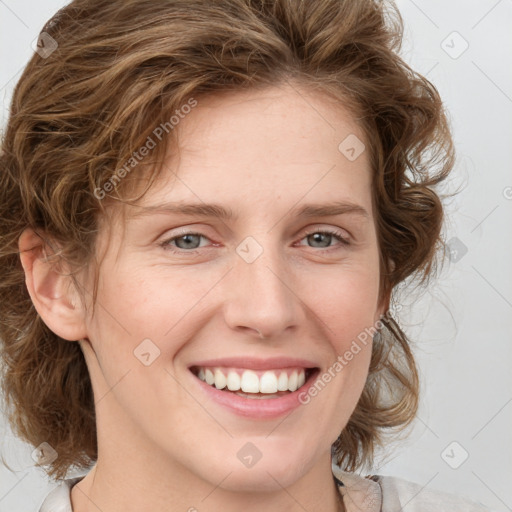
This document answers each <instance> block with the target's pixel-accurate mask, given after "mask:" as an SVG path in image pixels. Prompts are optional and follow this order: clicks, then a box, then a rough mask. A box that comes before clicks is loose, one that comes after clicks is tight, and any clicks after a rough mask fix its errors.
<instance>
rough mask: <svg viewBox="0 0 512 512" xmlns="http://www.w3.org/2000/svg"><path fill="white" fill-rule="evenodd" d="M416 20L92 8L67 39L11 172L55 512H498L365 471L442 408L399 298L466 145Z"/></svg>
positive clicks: (430, 246) (43, 72) (28, 380)
mask: <svg viewBox="0 0 512 512" xmlns="http://www.w3.org/2000/svg"><path fill="white" fill-rule="evenodd" d="M401 35H402V25H401V18H400V15H399V13H398V12H397V11H396V10H394V9H392V8H391V7H389V8H385V7H384V5H383V4H382V3H379V2H374V1H369V0H366V1H361V2H357V3H356V2H350V1H348V0H346V1H342V0H322V1H320V0H316V1H315V2H309V1H303V2H291V1H289V0H272V1H265V0H228V1H223V2H221V3H220V2H205V1H204V0H203V1H200V0H186V1H185V0H183V1H169V2H157V1H156V0H134V1H128V2H127V1H122V2H121V1H118V0H115V1H112V0H108V1H107V0H95V1H94V2H92V1H90V0H75V1H73V2H71V3H70V4H69V5H68V6H67V7H65V8H64V9H62V10H61V11H59V13H58V14H57V15H56V16H55V17H54V18H53V19H52V20H50V22H49V23H48V24H47V26H46V27H45V28H44V29H43V31H42V33H41V36H40V39H39V43H40V44H39V45H38V47H39V50H38V52H37V54H36V55H34V57H33V59H32V60H31V62H30V63H29V65H28V66H27V68H26V70H25V72H24V74H23V76H22V77H21V79H20V81H19V83H18V85H17V88H16V90H15V94H14V97H13V102H12V108H11V114H10V119H9V123H8V126H7V130H6V135H5V140H4V145H3V153H2V156H1V160H0V170H1V176H2V187H1V191H2V192H1V193H2V201H1V202H0V203H1V205H2V206H1V208H2V214H1V219H2V220H1V235H2V249H1V255H0V256H1V262H0V267H1V268H2V277H1V281H0V282H1V285H0V286H1V300H0V302H1V308H2V309H1V318H2V322H1V326H2V327H1V329H2V330H1V331H0V338H1V339H2V340H3V344H4V347H3V359H4V361H5V372H4V384H3V388H4V393H5V395H6V398H7V400H8V404H9V406H10V410H9V412H10V420H11V423H12V425H13V428H14V429H15V430H16V431H17V433H18V434H19V436H20V437H21V438H23V439H25V440H27V441H28V442H30V443H32V444H33V445H34V447H36V451H35V454H36V455H35V456H36V459H37V461H38V463H39V464H40V465H42V466H44V467H45V468H46V470H47V472H48V474H49V475H50V476H51V477H54V478H56V479H58V480H60V481H59V482H58V485H57V487H56V488H55V489H54V491H52V493H50V494H49V495H48V496H47V497H46V498H45V500H44V502H43V503H42V504H41V507H40V511H41V512H48V511H50V510H73V511H75V512H88V511H90V510H98V509H100V510H103V511H109V512H116V511H118V510H119V511H120V510H123V511H129V510H169V508H171V509H172V510H201V511H202V510H205V511H207V510H208V511H215V510H227V511H230V510H237V509H239V508H240V507H243V508H244V509H246V510H261V509H262V508H265V509H267V510H269V511H271V510H276V511H277V510H290V511H292V510H311V511H313V510H328V511H350V512H353V511H356V510H364V511H380V510H382V511H384V512H386V511H392V510H393V511H394V510H399V509H401V508H402V507H405V505H406V504H407V503H413V504H414V505H415V506H416V507H418V508H416V510H422V511H423V510H432V511H434V510H435V511H442V510H453V509H454V508H457V507H458V508H459V509H462V508H463V509H464V510H471V511H478V510H487V509H486V508H483V507H481V506H479V505H477V504H472V503H470V502H468V501H467V500H464V499H463V498H458V497H455V496H451V495H448V494H444V493H440V492H436V491H425V490H423V492H420V491H422V489H421V486H419V485H416V484H413V483H412V482H405V481H402V480H400V479H395V478H391V477H382V476H378V475H374V476H371V477H367V478H364V477H363V476H361V475H359V474H358V473H357V471H358V470H361V468H365V467H371V465H372V460H373V454H374V450H375V448H376V447H377V446H379V445H382V444H383V442H384V437H385V434H387V433H388V432H390V431H393V429H394V430H396V431H399V430H400V429H403V428H405V427H406V426H407V425H409V424H410V422H411V421H412V420H413V419H414V416H415V413H416V410H417V405H418V393H419V391H418V375H417V370H416V366H415V362H414V357H413V355H412V353H411V350H410V347H409V341H408V339H407V337H406V335H405V334H404V333H403V331H402V330H401V328H400V326H399V325H398V324H397V322H396V321H395V320H394V319H393V316H392V314H390V311H389V308H390V301H391V296H392V292H393V290H394V289H395V288H396V287H397V286H398V285H399V284H400V283H402V282H403V281H404V280H405V279H407V278H409V277H415V278H417V279H419V280H420V281H426V279H427V278H428V277H429V275H430V274H431V272H432V271H433V269H434V268H435V263H436V257H437V255H438V254H439V251H438V249H439V248H440V247H441V246H442V243H441V237H440V232H441V226H442V205H441V203H440V201H439V198H438V196H437V195H436V193H435V191H434V187H435V186H436V185H437V184H438V183H439V182H441V181H442V180H443V179H444V178H445V177H446V176H447V175H448V173H449V172H450V170H451V168H452V166H453V160H454V154H453V146H452V140H451V136H450V131H449V128H448V123H447V120H446V117H445V114H444V112H443V106H442V103H441V100H440V98H439V95H438V93H437V90H436V89H435V87H434V86H433V85H432V84H431V83H430V82H428V81H427V80H426V79H425V78H423V77H421V76H419V75H418V74H416V73H415V72H413V71H412V70H411V69H410V68H409V67H408V66H407V65H406V64H405V63H404V62H403V61H402V60H401V59H400V58H399V57H398V55H397V53H396V51H397V50H398V49H399V47H400V41H401ZM317 244H318V245H317ZM332 463H334V465H332ZM71 467H76V468H82V469H84V468H87V469H88V473H87V474H86V475H85V476H82V477H74V478H69V477H68V478H66V476H68V470H69V469H70V468H71ZM413 500H414V501H413Z"/></svg>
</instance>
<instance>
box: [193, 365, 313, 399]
mask: <svg viewBox="0 0 512 512" xmlns="http://www.w3.org/2000/svg"><path fill="white" fill-rule="evenodd" d="M190 371H191V372H192V373H193V374H194V375H195V376H196V377H197V378H198V379H199V380H201V381H203V382H205V383H206V384H208V385H209V386H211V387H214V388H216V389H218V390H220V391H225V392H230V393H234V394H236V395H238V396H242V397H244V398H256V399H258V398H259V399H261V398H264V399H267V398H280V397H281V396H285V395H289V394H291V393H293V392H295V391H297V390H298V389H300V388H301V387H303V386H304V385H305V384H306V382H308V381H309V380H310V379H311V378H312V377H313V376H314V375H315V374H317V373H318V371H319V369H318V368H302V367H296V368H281V369H274V370H249V369H244V368H227V367H220V366H215V367H204V366H192V367H191V368H190Z"/></svg>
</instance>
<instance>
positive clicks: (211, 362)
mask: <svg viewBox="0 0 512 512" xmlns="http://www.w3.org/2000/svg"><path fill="white" fill-rule="evenodd" d="M194 366H196V367H197V366H204V367H216V366H218V367H221V366H224V367H231V368H247V369H250V370H277V369H280V368H318V365H317V364H315V363H314V362H313V361H309V360H307V359H299V358H296V357H284V356H283V357H270V358H256V357H243V356H242V357H223V358H222V359H208V360H206V359H205V360H202V361H196V362H194V363H193V364H191V365H189V368H192V367H194Z"/></svg>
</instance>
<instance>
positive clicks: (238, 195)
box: [20, 85, 387, 512]
mask: <svg viewBox="0 0 512 512" xmlns="http://www.w3.org/2000/svg"><path fill="white" fill-rule="evenodd" d="M179 130H180V132H179V133H180V141H181V158H180V160H179V162H177V161H176V159H174V160H173V159H171V158H169V161H168V168H167V170H166V171H165V174H164V175H162V178H161V180H160V181H159V183H158V185H157V186H155V187H153V188H152V189H151V190H150V191H149V192H148V194H146V196H145V197H144V198H143V201H142V202H141V205H142V206H148V205H155V204H160V203H162V202H164V201H178V200H180V201H187V202H188V201H190V202H204V203H211V202H214V203H218V204H221V205H223V206H224V207H225V208H230V209H232V210H233V211H234V212H237V213H238V218H237V219H236V220H235V219H231V220H221V219H217V218H213V217H199V216H192V217H186V216H183V215H178V214H169V213H165V212H160V213H155V212H153V213H151V214H148V215H139V216H136V215H134V214H137V213H140V212H141V211H142V210H143V209H142V208H139V207H133V206H130V207H127V209H126V216H125V217H124V220H123V217H122V216H119V215H117V216H116V221H115V222H114V223H112V224H111V225H112V228H111V230H110V231H109V230H108V229H107V223H104V224H102V226H101V229H100V232H99V238H98V247H97V250H98V251H99V253H101V254H103V253H104V259H103V261H102V264H101V273H100V281H99V289H98V297H97V301H98V304H97V305H96V308H95V311H94V314H92V305H91V304H87V303H85V304H84V303H82V302H81V300H80V295H79V294H78V292H77V291H76V290H75V289H74V287H73V286H71V285H70V282H69V280H68V278H67V277H66V276H65V275H64V274H63V273H58V272H56V271H54V270H53V269H52V268H51V267H50V265H49V264H48V263H45V261H44V258H43V257H42V252H41V247H37V245H38V243H40V239H38V238H37V237H36V236H35V235H34V234H33V233H32V232H31V231H30V230H26V231H25V232H24V233H23V235H22V237H21V238H20V251H21V260H22V264H23V266H24V269H25V272H26V282H27V287H28V290H29V292H30V295H31V297H32V300H33V302H34V305H35V307H36V309H37V311H38V312H39V314H40V315H41V317H42V318H43V320H44V321H45V323H46V324H47V325H48V326H49V327H50V329H52V330H53V331H54V332H55V333H57V334H58V335H59V336H61V337H63V338H64V339H68V340H70V341H71V340H81V341H80V344H81V347H82V350H83V352H84V355H85V358H86V362H87V365H88V368H89V372H90V375H91V379H92V384H93V389H94V396H95V402H96V415H97V432H98V446H99V451H98V462H97V464H96V465H95V466H94V468H93V469H92V470H91V471H90V473H89V474H88V475H87V476H86V477H85V478H84V479H83V480H82V481H81V482H80V483H79V484H77V485H76V486H75V487H74V488H73V489H72V504H73V509H74V510H75V511H76V512H89V511H97V510H98V509H101V510H103V511H107V510H108V511H109V512H117V511H123V512H126V511H132V510H133V511H135V510H153V511H164V510H169V509H170V507H172V510H183V511H185V510H192V507H195V508H196V509H197V510H199V511H201V512H203V511H204V512H216V511H221V510H222V511H224V512H225V511H228V512H230V511H239V510H240V509H243V510H245V511H246V512H251V511H256V510H257V511H261V510H262V509H264V510H266V511H268V512H271V511H283V510H285V511H299V510H301V511H302V510H304V509H306V510H308V511H320V510H322V511H326V510H327V511H337V510H343V506H342V505H341V504H340V502H339V496H338V491H337V490H336V488H335V485H334V482H333V479H332V473H331V455H330V448H331V444H332V443H333V442H334V441H335V439H336V438H337V437H338V435H339V433H340V431H341V430H342V429H343V428H344V426H345V425H346V423H347V422H348V420H349V417H350V415H351V413H352V412H353V410H354V408H355V406H356V403H357V400H358V398H359V396H360V394H361V392H362V389H363V386H364V383H365V380H366V377H367V374H368V366H369V361H370V355H371V342H370V343H368V344H367V345H366V346H363V347H362V350H361V351H360V352H359V353H358V354H357V355H356V356H355V357H354V358H353V359H352V361H350V363H349V364H348V365H347V366H345V367H344V368H343V370H342V371H341V372H339V373H337V374H336V377H335V378H334V379H332V380H331V382H330V383H329V384H328V385H327V386H325V388H324V389H323V390H322V391H321V392H320V393H319V394H318V395H317V396H316V397H314V398H313V399H312V400H311V401H310V402H309V403H308V404H307V405H303V406H300V407H299V408H297V409H295V410H294V411H293V412H292V413H291V414H290V415H288V416H286V417H285V418H284V417H280V418H278V419H271V420H262V419H250V418H243V417H241V416H239V415H236V414H234V413H232V412H230V411H229V410H226V409H224V408H222V407H221V406H220V405H218V404H217V403H215V402H212V401H209V400H208V399H207V398H206V397H205V395H203V394H202V393H201V392H200V389H199V387H198V385H197V382H196V377H194V376H193V375H192V374H191V372H190V371H189V370H188V369H187V367H188V366H189V365H190V364H192V363H193V362H194V361H198V360H199V359H210V358H220V357H226V356H249V357H262V358H266V357H274V356H291V357H303V358H307V359H310V360H312V361H315V362H316V363H317V365H318V366H319V367H320V368H321V370H323V371H326V370H327V369H328V368H329V367H331V366H332V364H333V363H334V361H335V360H336V358H337V356H338V355H339V354H343V353H344V352H345V351H346V350H348V349H349V347H350V344H351V343H352V341H353V340H355V339H356V338H357V336H358V334H360V333H361V332H362V331H364V329H365V328H369V327H371V326H374V325H375V324H376V322H377V321H378V319H379V318H380V316H381V315H382V314H384V312H385V311H386V309H387V301H386V303H385V304H378V292H379V263H378V262H379V259H378V258H379V249H378V245H377V236H376V228H375V218H374V212H373V211H372V201H371V188H370V187H371V174H370V168H369V164H368V160H367V154H366V152H363V153H362V154H361V156H359V157H358V158H357V159H356V160H355V161H349V160H348V159H347V158H346V157H345V156H344V155H343V154H342V153H341V152H340V151H339V150H338V145H339V144H340V142H341V141H343V140H344V139H345V138H346V137H347V136H348V135H349V134H355V135H356V136H357V137H358V138H359V139H361V140H364V136H363V133H362V130H361V129H360V127H359V126H358V125H357V124H356V123H355V121H354V120H353V118H352V117H351V116H350V115H349V113H348V112H347V111H346V110H344V109H343V108H342V107H341V106H340V105H339V104H338V105H334V104H333V103H332V101H331V100H329V99H328V98H327V97H325V96H323V95H321V94H320V93H318V92H306V91H305V90H299V89H298V88H297V87H293V88H292V87H290V86H289V85H283V86H279V87H277V86H276V87H272V88H269V89H266V90H264V91H261V90H260V91H247V92H243V93H236V94H230V95H228V96H210V97H208V98H205V99H203V100H201V101H199V105H198V106H197V107H196V108H195V109H194V110H193V111H192V112H191V113H190V114H188V115H187V116H186V117H185V119H184V120H182V121H181V122H180V125H179ZM134 172H135V171H134ZM330 201H350V202H351V203H354V204H357V205H360V206H362V207H363V208H364V209H365V210H366V211H367V213H368V217H364V216H362V215H357V214H348V213H346V214H342V215H337V216H331V217H313V218H299V217H297V216H296V215H295V214H294V213H293V209H294V208H297V207H300V206H302V205H303V204H305V203H322V204H323V203H327V202H330ZM178 228H185V232H187V231H188V232H200V233H201V234H202V235H203V237H202V238H199V237H195V238H194V237H192V239H190V241H189V242H188V244H189V245H188V246H187V245H186V241H184V240H183V239H178V240H175V241H174V242H170V243H169V244H168V245H167V247H165V246H163V245H162V243H163V242H165V241H166V240H169V239H170V238H171V237H173V236H178V235H183V233H182V232H180V230H179V229H178ZM333 229H334V230H335V231H339V232H340V233H341V234H342V236H344V237H346V238H347V239H348V240H349V241H350V245H349V246H345V245H343V244H342V243H340V242H339V241H338V239H336V237H334V236H333V237H329V235H324V238H323V239H319V240H318V239H316V240H315V238H314V237H311V236H310V237H308V236H307V234H308V233H318V232H323V231H325V230H333ZM249 236H251V237H253V238H254V239H255V240H256V241H257V242H258V244H259V245H260V246H261V248H262V249H263V253H262V254H261V255H260V256H259V257H258V258H257V259H256V260H255V261H254V262H252V263H250V264H249V263H247V262H246V261H245V260H244V259H243V258H241V257H240V256H239V255H238V253H237V252H236V248H237V246H238V245H239V244H240V243H241V242H242V241H243V240H244V239H245V238H246V237H249ZM317 237H318V235H317ZM177 244H181V245H177ZM189 246H190V248H187V247H189ZM172 249H174V250H175V251H178V252H172ZM187 251H188V252H187ZM82 285H83V286H84V287H85V288H86V289H87V290H92V278H88V277H87V276H85V275H83V276H82ZM86 296H88V295H87V294H86ZM258 331H259V332H261V333H262V334H263V335H264V336H265V337H264V338H263V339H262V338H260V336H259V333H258ZM146 338H149V339H151V340H152V342H153V343H154V344H155V345H156V346H158V348H159V350H160V355H159V357H157V358H156V359H155V360H154V361H153V362H152V364H151V365H149V366H145V365H143V364H141V362H140V361H139V359H137V358H136V357H135V356H134V353H133V352H134V350H135V349H136V347H137V346H139V344H140V343H141V341H142V340H144V339H146ZM247 442H251V443H253V444H254V445H255V446H256V447H257V448H258V450H259V451H260V452H261V454H262V456H261V459H260V460H259V461H258V462H257V463H256V464H255V465H254V466H253V467H251V468H247V467H245V466H244V465H243V464H242V463H241V462H240V460H239V458H238V457H237V452H238V451H239V450H240V448H241V447H242V446H244V445H245V444H246V443H247Z"/></svg>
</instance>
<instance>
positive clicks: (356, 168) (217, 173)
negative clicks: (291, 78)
mask: <svg viewBox="0 0 512 512" xmlns="http://www.w3.org/2000/svg"><path fill="white" fill-rule="evenodd" d="M177 128H178V132H177V134H178V145H177V147H171V148H170V151H169V153H168V156H167V158H166V162H165V166H164V169H163V170H162V173H161V175H160V176H159V179H158V180H157V181H158V183H157V185H156V186H154V187H152V189H150V191H149V192H148V193H147V194H146V195H145V196H144V197H143V199H142V200H141V201H140V203H139V205H138V206H135V207H131V206H130V207H129V212H128V216H129V217H130V215H131V214H136V213H137V212H138V211H139V210H140V208H144V207H147V206H151V205H155V204H159V203H163V202H166V201H168V200H170V199H180V200H186V201H187V202H194V203H197V202H201V201H204V202H213V201H212V200H213V199H215V200H216V202H218V201H221V202H222V201H228V200H229V201H231V203H232V204H230V205H227V206H228V207H229V208H231V207H232V206H233V207H235V208H236V203H238V205H239V206H242V205H244V204H247V202H248V201H260V202H261V205H262V206H263V204H266V203H268V204H271V203H272V202H273V201H275V200H276V199H279V200H281V201H282V200H283V198H285V197H288V198H289V199H290V200H295V201H299V200H300V196H305V195H308V196H309V199H314V198H315V196H321V197H323V198H325V199H329V198H330V199H331V200H333V201H334V200H338V199H340V194H341V195H345V196H346V198H348V197H350V196H352V197H356V198H359V199H360V200H362V199H363V196H364V200H365V201H368V199H369V185H370V172H369V168H368V158H367V155H366V151H365V150H364V149H365V142H364V135H363V131H362V129H361V127H360V126H359V125H358V124H357V121H356V119H355V118H354V116H353V115H352V114H351V113H350V111H349V110H348V108H345V106H344V105H343V104H342V103H341V102H339V101H338V102H335V101H334V100H333V99H332V98H330V97H328V96H326V95H325V94H323V93H321V92H318V91H311V90H307V89H297V88H296V87H294V86H293V87H292V86H289V85H284V86H280V87H271V88H266V89H263V90H250V91H243V92H236V93H222V94H216V95H210V96H208V97H203V98H200V99H198V105H197V106H196V107H195V109H194V110H193V111H192V112H191V113H190V114H188V115H186V116H184V118H183V119H182V120H181V121H180V123H179V126H177ZM347 149H349V151H350V150H352V153H350V152H349V153H347ZM354 151H355V152H356V155H355V156H356V158H350V157H351V156H352V157H353V156H354ZM316 198H317V199H318V197H316ZM236 210H237V211H238V208H236Z"/></svg>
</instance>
